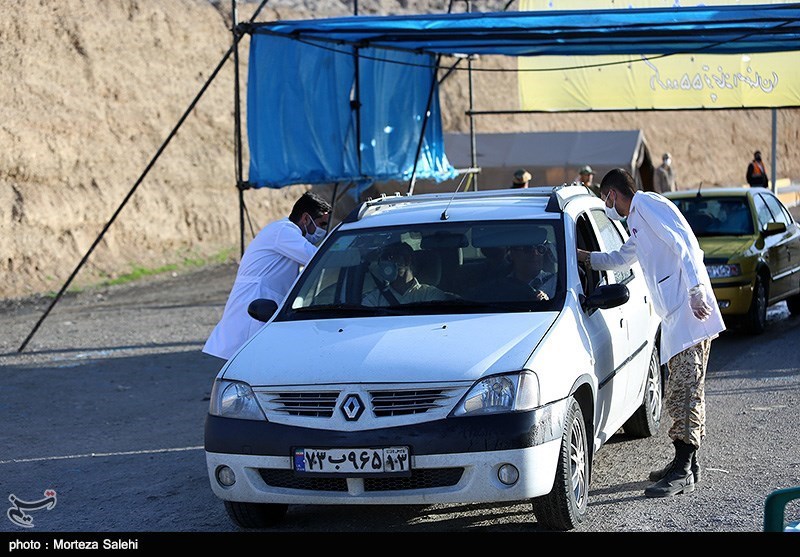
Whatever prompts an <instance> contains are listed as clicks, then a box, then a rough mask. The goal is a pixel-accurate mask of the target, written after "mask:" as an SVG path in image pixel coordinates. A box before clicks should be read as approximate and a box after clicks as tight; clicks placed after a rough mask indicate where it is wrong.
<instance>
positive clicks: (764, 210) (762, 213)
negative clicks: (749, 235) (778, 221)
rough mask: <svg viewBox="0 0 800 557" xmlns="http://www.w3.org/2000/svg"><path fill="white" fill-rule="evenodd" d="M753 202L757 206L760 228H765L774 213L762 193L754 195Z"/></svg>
mask: <svg viewBox="0 0 800 557" xmlns="http://www.w3.org/2000/svg"><path fill="white" fill-rule="evenodd" d="M753 203H754V204H755V207H756V217H757V218H758V228H759V229H761V228H764V226H766V224H767V223H768V222H770V221H771V220H772V213H771V212H770V210H769V207H767V203H766V202H765V201H764V198H763V197H762V196H760V195H754V196H753Z"/></svg>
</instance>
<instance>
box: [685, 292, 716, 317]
mask: <svg viewBox="0 0 800 557" xmlns="http://www.w3.org/2000/svg"><path fill="white" fill-rule="evenodd" d="M689 306H690V307H691V308H692V313H694V316H695V317H697V318H698V319H699V320H700V321H705V320H706V319H708V316H709V315H711V306H709V305H708V303H706V293H705V291H704V290H703V287H702V285H700V284H698V285H697V286H693V287H692V288H690V289H689Z"/></svg>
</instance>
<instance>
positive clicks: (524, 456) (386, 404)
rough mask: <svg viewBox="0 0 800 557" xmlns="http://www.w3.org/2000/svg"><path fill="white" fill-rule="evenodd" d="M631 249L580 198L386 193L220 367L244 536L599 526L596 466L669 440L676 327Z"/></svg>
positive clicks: (255, 307) (213, 478) (215, 431)
mask: <svg viewBox="0 0 800 557" xmlns="http://www.w3.org/2000/svg"><path fill="white" fill-rule="evenodd" d="M625 239H626V233H625V230H624V228H623V227H622V226H621V225H620V224H619V223H615V222H613V221H611V220H609V219H608V218H607V217H606V216H605V214H604V212H603V205H602V202H601V201H600V200H599V199H598V198H597V197H596V196H594V195H590V194H589V193H587V190H586V189H585V188H583V187H580V186H563V187H559V188H549V187H548V188H529V189H520V190H497V191H489V192H466V193H458V194H455V195H453V194H447V195H444V194H426V195H415V196H399V195H398V196H396V197H385V198H381V199H377V200H374V201H369V202H366V203H364V204H362V205H361V206H360V207H359V208H357V209H356V210H355V211H353V213H352V214H351V215H350V216H349V217H348V218H346V219H345V220H344V221H343V222H342V223H341V224H340V225H339V226H338V227H336V228H335V230H333V231H332V232H331V234H330V235H329V236H328V237H327V238H326V240H325V241H324V242H323V244H322V245H321V246H320V249H319V251H318V253H317V254H316V255H315V257H314V258H313V260H312V261H311V262H310V263H309V265H308V266H307V267H306V268H305V269H304V270H303V271H302V273H301V274H300V276H299V277H298V279H297V281H296V282H295V284H294V286H293V287H292V289H291V291H290V292H289V294H288V295H287V297H286V299H285V300H279V301H277V302H278V303H275V301H268V300H257V301H254V302H253V303H252V304H251V307H250V314H251V315H253V316H257V317H258V318H259V319H260V320H262V321H264V322H265V325H264V326H263V327H262V329H261V330H260V331H259V332H258V333H257V334H256V335H255V336H253V337H252V338H251V339H250V340H249V341H248V342H247V343H246V344H245V345H244V346H243V347H242V348H241V349H240V350H239V351H238V353H237V354H235V355H234V356H233V357H232V358H231V359H230V360H229V361H228V362H227V363H226V364H225V365H224V367H223V368H222V369H221V370H220V372H219V374H218V376H217V378H216V380H215V382H214V385H213V391H212V394H211V402H210V407H209V414H208V417H207V421H206V427H205V450H206V460H207V467H208V475H209V479H210V483H211V488H212V490H213V492H214V493H215V494H216V495H217V496H218V497H219V498H220V499H222V500H223V501H224V502H225V506H226V509H227V511H228V514H229V516H230V518H231V519H232V520H233V521H234V522H235V523H236V524H237V525H239V526H241V527H245V528H247V527H256V528H258V527H266V526H269V525H271V524H274V523H275V522H276V521H278V520H280V519H282V518H283V517H284V515H285V513H286V510H287V506H288V505H292V504H302V505H351V504H367V505H377V504H387V505H402V504H409V505H420V504H425V505H427V504H438V503H461V504H465V503H506V502H516V501H529V502H530V503H531V504H532V510H533V513H534V515H535V517H536V521H537V522H538V524H539V526H540V527H543V528H545V529H554V530H568V529H573V528H575V527H576V526H578V525H579V524H580V522H581V521H582V520H583V519H584V517H585V516H586V513H587V508H588V507H587V503H588V497H589V485H590V480H591V474H592V466H593V458H594V455H595V453H596V452H597V450H598V449H600V447H601V446H602V445H603V444H604V443H606V442H607V441H608V440H609V438H611V437H612V436H613V435H614V434H615V433H616V432H618V431H620V429H621V428H624V431H625V432H626V433H627V434H629V435H631V436H634V437H647V436H651V435H653V434H655V433H656V432H657V430H658V428H659V424H660V422H661V411H662V406H661V402H662V390H663V389H662V387H663V381H664V375H663V368H662V366H661V365H660V358H659V349H658V343H659V324H660V323H659V320H658V318H657V317H656V316H655V314H654V312H653V306H652V301H651V296H650V294H649V292H648V290H647V288H646V286H645V283H644V280H643V276H642V271H641V269H640V268H639V267H638V265H634V266H633V267H632V268H631V269H630V270H627V271H624V272H612V271H595V270H591V269H589V270H587V269H583V268H581V267H580V266H579V263H578V261H577V258H576V248H582V249H589V250H612V249H615V248H618V247H620V246H621V245H622V243H623V242H624V241H625Z"/></svg>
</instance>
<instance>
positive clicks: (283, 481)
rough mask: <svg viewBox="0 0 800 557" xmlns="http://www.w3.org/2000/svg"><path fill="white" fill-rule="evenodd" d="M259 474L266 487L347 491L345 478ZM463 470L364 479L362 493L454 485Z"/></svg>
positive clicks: (280, 472)
mask: <svg viewBox="0 0 800 557" xmlns="http://www.w3.org/2000/svg"><path fill="white" fill-rule="evenodd" d="M259 474H260V475H261V478H262V479H263V480H264V483H266V484H267V485H269V486H272V487H282V488H286V489H301V490H304V491H335V492H343V491H347V480H346V479H345V478H315V477H308V476H304V475H300V474H295V473H294V472H293V471H292V470H277V469H273V468H261V469H259ZM463 474H464V469H463V468H424V469H420V470H412V471H411V475H410V476H404V477H397V478H392V477H390V478H370V477H367V478H364V491H373V492H374V491H407V490H418V489H432V488H437V487H450V486H454V485H456V484H457V483H458V482H459V481H460V480H461V476H462V475H463Z"/></svg>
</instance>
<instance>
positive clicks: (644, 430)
mask: <svg viewBox="0 0 800 557" xmlns="http://www.w3.org/2000/svg"><path fill="white" fill-rule="evenodd" d="M662 386H663V381H662V377H661V361H660V359H659V355H658V349H657V348H656V349H654V350H653V353H652V354H651V355H650V365H649V366H648V369H647V382H646V384H645V388H644V398H643V400H642V405H641V406H639V408H638V409H637V410H636V412H635V413H634V414H633V415H632V416H631V417H630V418H628V421H627V422H625V425H624V426H623V429H624V430H625V433H627V434H628V435H632V436H634V437H652V436H653V435H655V434H656V433H658V428H659V427H660V426H661V410H662V408H663V407H662V400H663V392H664V391H663V389H662Z"/></svg>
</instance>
